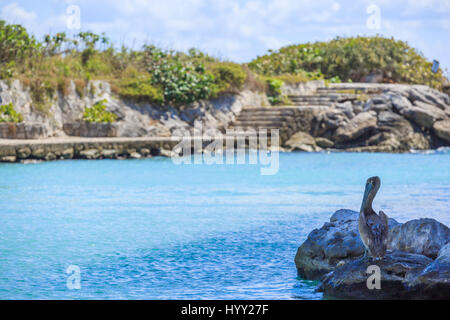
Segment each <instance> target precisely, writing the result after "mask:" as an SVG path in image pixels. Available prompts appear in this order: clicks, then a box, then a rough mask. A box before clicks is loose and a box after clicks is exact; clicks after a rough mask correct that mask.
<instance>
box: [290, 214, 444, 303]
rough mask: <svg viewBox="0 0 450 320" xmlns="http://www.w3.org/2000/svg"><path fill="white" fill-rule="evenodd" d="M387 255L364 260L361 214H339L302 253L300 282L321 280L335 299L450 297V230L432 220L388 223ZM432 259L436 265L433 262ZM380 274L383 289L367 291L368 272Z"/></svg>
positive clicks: (315, 232) (312, 237)
mask: <svg viewBox="0 0 450 320" xmlns="http://www.w3.org/2000/svg"><path fill="white" fill-rule="evenodd" d="M387 245H388V253H387V255H386V257H385V258H384V259H382V260H380V261H376V260H373V259H372V258H369V257H367V258H363V253H364V247H363V244H362V242H361V239H360V236H359V232H358V212H356V211H352V210H345V209H342V210H338V211H336V212H335V213H334V214H333V215H332V217H331V218H330V222H328V223H325V224H324V225H323V226H322V228H320V229H315V230H313V231H312V232H311V233H310V234H309V235H308V238H307V239H306V241H305V242H304V243H303V244H302V245H301V246H300V247H299V248H298V251H297V254H296V256H295V264H296V267H297V270H298V274H299V276H300V277H302V278H304V279H309V280H321V284H320V286H319V290H321V291H323V292H324V294H325V295H327V296H332V297H337V298H356V299H396V298H409V299H428V298H431V299H433V298H445V297H446V298H448V297H450V291H449V290H450V229H449V228H448V227H447V226H445V225H444V224H442V223H440V222H438V221H436V220H434V219H416V220H411V221H408V222H406V223H403V224H401V223H398V222H397V221H395V220H394V219H389V236H388V239H387ZM433 259H434V260H433ZM370 265H377V266H379V267H380V271H381V290H370V289H368V287H367V279H368V276H369V275H368V274H367V268H368V267H369V266H370Z"/></svg>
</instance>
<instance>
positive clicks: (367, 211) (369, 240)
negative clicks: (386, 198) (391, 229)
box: [358, 177, 388, 259]
mask: <svg viewBox="0 0 450 320" xmlns="http://www.w3.org/2000/svg"><path fill="white" fill-rule="evenodd" d="M380 185H381V181H380V178H379V177H371V178H369V179H367V182H366V189H365V191H364V197H363V201H362V204H361V210H360V211H359V223H358V227H359V234H360V236H361V240H362V242H363V244H364V246H365V247H366V254H367V252H369V254H370V255H371V256H372V257H374V258H376V259H380V258H383V257H384V255H385V254H386V238H387V235H388V217H387V215H386V214H385V213H384V212H383V211H380V213H379V214H376V213H375V211H373V209H372V202H373V199H374V198H375V195H376V194H377V192H378V189H380Z"/></svg>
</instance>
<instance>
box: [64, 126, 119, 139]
mask: <svg viewBox="0 0 450 320" xmlns="http://www.w3.org/2000/svg"><path fill="white" fill-rule="evenodd" d="M63 130H64V133H65V134H67V135H68V136H76V137H117V125H116V124H114V123H89V122H73V123H65V124H64V125H63Z"/></svg>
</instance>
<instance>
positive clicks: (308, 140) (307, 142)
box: [284, 131, 319, 152]
mask: <svg viewBox="0 0 450 320" xmlns="http://www.w3.org/2000/svg"><path fill="white" fill-rule="evenodd" d="M284 146H285V147H286V149H288V150H290V151H306V152H313V151H318V150H319V148H318V147H317V145H316V141H315V140H314V138H313V137H312V136H311V135H309V134H308V133H306V132H302V131H299V132H297V133H295V134H294V135H293V136H291V137H290V138H289V140H288V141H286V142H285V144H284Z"/></svg>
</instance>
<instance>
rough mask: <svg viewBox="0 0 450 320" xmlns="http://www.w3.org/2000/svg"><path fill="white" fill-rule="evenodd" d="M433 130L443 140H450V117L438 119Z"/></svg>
mask: <svg viewBox="0 0 450 320" xmlns="http://www.w3.org/2000/svg"><path fill="white" fill-rule="evenodd" d="M433 131H434V133H435V134H436V135H437V136H438V137H439V138H441V139H442V140H444V141H447V142H450V119H447V120H441V121H436V122H435V123H434V125H433Z"/></svg>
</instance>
